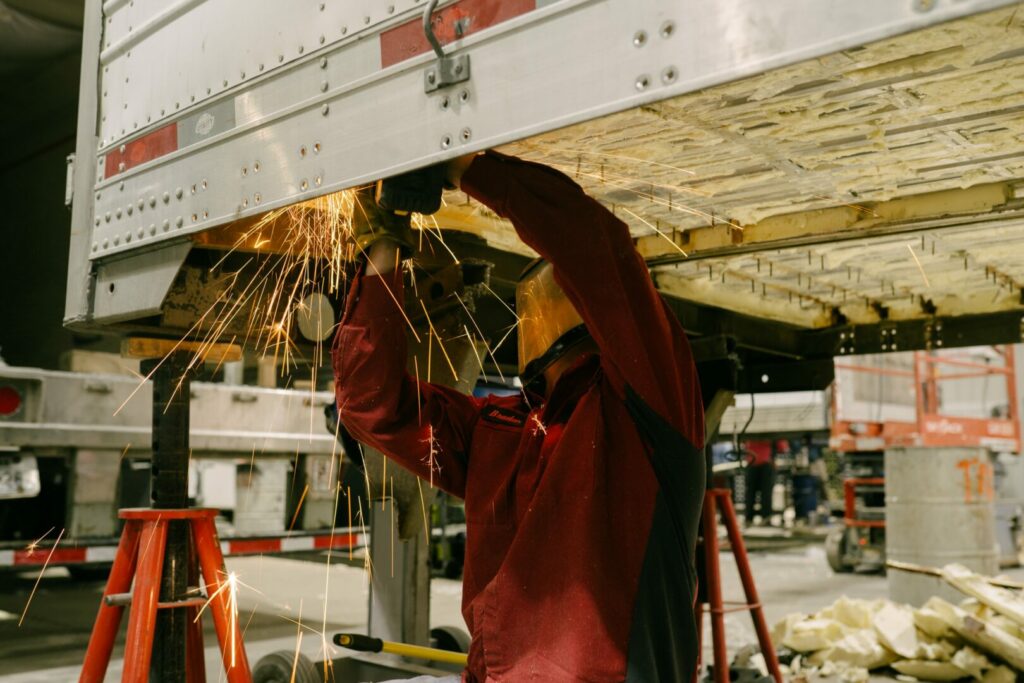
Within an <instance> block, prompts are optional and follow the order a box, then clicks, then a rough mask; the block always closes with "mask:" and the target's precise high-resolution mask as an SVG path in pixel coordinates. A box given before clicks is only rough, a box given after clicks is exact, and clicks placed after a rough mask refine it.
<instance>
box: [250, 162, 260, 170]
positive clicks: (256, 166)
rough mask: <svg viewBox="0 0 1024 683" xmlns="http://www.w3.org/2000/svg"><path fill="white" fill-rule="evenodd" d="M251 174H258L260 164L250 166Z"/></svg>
mask: <svg viewBox="0 0 1024 683" xmlns="http://www.w3.org/2000/svg"><path fill="white" fill-rule="evenodd" d="M252 172H253V173H259V172H260V162H258V161H257V162H256V163H255V164H253V165H252Z"/></svg>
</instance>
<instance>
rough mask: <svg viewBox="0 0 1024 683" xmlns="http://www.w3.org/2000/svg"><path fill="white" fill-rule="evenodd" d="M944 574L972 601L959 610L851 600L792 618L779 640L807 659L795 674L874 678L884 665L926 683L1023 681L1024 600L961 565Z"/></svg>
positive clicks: (935, 604) (796, 664)
mask: <svg viewBox="0 0 1024 683" xmlns="http://www.w3.org/2000/svg"><path fill="white" fill-rule="evenodd" d="M942 576H943V578H944V579H945V580H946V581H947V582H948V583H949V584H950V585H952V586H955V587H957V588H959V589H960V590H961V591H962V592H964V593H966V594H967V595H968V596H969V597H967V598H966V599H965V600H963V601H962V602H961V604H960V605H953V604H951V603H949V602H946V601H945V600H942V599H941V598H938V597H933V598H931V599H930V600H929V601H928V602H927V603H926V604H925V605H924V606H923V607H921V608H919V609H914V608H912V607H910V606H908V605H901V604H897V603H893V602H891V601H888V600H853V599H850V598H847V597H845V596H844V597H841V598H839V599H838V600H836V601H835V603H833V604H832V605H829V606H828V607H826V608H824V609H822V610H821V611H820V612H818V613H816V614H812V615H803V614H790V615H788V616H787V617H786V618H784V619H783V620H782V621H780V622H778V623H777V624H776V625H775V627H774V629H773V631H772V636H773V638H774V640H775V642H776V643H779V644H781V645H784V646H785V647H788V648H790V649H791V650H794V651H796V652H798V653H800V656H798V657H796V658H794V660H793V662H791V664H790V666H789V667H788V670H789V673H790V674H791V675H792V676H793V677H794V680H802V681H813V680H818V679H819V678H824V677H827V676H831V677H833V679H835V678H838V680H867V679H866V676H867V671H868V670H873V669H882V668H885V667H890V668H891V669H892V670H894V671H895V672H896V673H898V674H900V675H903V676H910V677H913V678H915V679H917V680H922V681H956V680H963V679H973V680H976V681H987V682H989V683H1003V682H1004V681H1006V682H1009V681H1016V680H1018V678H1019V677H1024V638H1022V637H1021V636H1022V634H1024V629H1022V628H1021V626H1022V625H1021V623H1020V622H1019V621H1018V620H1019V619H1020V618H1021V617H1022V616H1024V597H1022V596H1021V595H1020V594H1018V593H1017V592H1015V591H1012V590H1008V589H1005V588H996V587H994V586H992V585H991V583H989V582H988V580H987V578H986V577H984V576H981V575H978V574H975V573H973V572H971V571H970V570H968V569H966V568H964V567H961V566H958V565H950V566H947V567H945V568H943V570H942ZM861 671H863V672H864V677H863V678H862V677H861V673H860V672H861Z"/></svg>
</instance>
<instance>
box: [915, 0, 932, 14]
mask: <svg viewBox="0 0 1024 683" xmlns="http://www.w3.org/2000/svg"><path fill="white" fill-rule="evenodd" d="M933 7H935V0H914V9H916V10H917V11H918V12H929V11H931V9H932V8H933Z"/></svg>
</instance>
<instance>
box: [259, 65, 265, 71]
mask: <svg viewBox="0 0 1024 683" xmlns="http://www.w3.org/2000/svg"><path fill="white" fill-rule="evenodd" d="M259 69H260V71H263V69H264V66H263V64H262V63H260V66H259Z"/></svg>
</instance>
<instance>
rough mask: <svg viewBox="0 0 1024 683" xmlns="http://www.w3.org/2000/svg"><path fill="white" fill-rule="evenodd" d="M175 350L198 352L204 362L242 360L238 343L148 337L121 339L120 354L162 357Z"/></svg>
mask: <svg viewBox="0 0 1024 683" xmlns="http://www.w3.org/2000/svg"><path fill="white" fill-rule="evenodd" d="M175 351H185V352H187V353H192V354H198V355H200V356H201V357H202V359H203V361H204V362H206V363H231V362H234V361H238V360H242V347H241V346H239V345H238V344H209V343H205V342H190V341H173V340H171V339H153V338H149V337H128V338H126V339H123V340H121V355H122V356H124V357H125V358H163V357H164V356H166V355H167V354H169V353H173V352H175Z"/></svg>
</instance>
